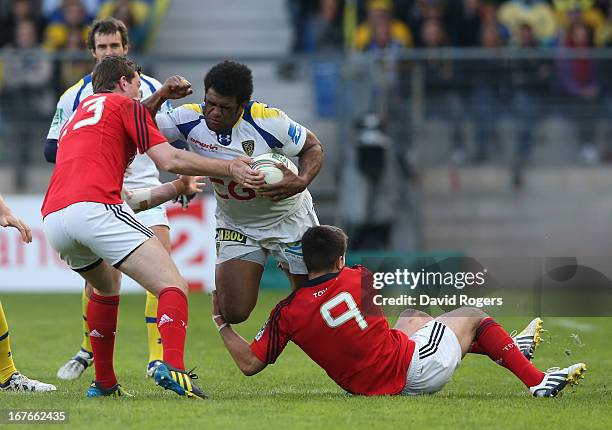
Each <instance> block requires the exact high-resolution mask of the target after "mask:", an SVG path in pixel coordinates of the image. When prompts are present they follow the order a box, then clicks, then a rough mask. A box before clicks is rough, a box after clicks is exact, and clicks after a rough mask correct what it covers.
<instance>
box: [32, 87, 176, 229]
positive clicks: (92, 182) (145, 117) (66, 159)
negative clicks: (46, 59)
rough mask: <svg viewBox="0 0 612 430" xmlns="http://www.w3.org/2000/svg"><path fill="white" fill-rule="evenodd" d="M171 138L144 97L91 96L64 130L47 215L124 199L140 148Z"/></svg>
mask: <svg viewBox="0 0 612 430" xmlns="http://www.w3.org/2000/svg"><path fill="white" fill-rule="evenodd" d="M167 141H168V139H166V138H165V137H164V135H163V134H161V132H160V131H159V130H158V129H157V126H156V125H155V122H154V121H153V118H152V117H151V114H150V113H149V112H148V111H147V109H146V108H145V107H144V106H142V105H141V104H140V102H139V101H136V100H132V99H130V98H128V97H125V96H123V95H121V94H116V93H98V94H93V95H91V96H89V97H87V98H86V99H84V100H83V101H82V102H81V103H80V104H79V107H78V108H77V110H76V111H75V112H74V114H73V116H72V118H71V119H70V120H69V121H68V122H67V123H66V125H64V127H63V129H62V131H61V134H60V138H59V142H58V150H57V158H56V164H55V170H54V171H53V176H51V181H50V183H49V188H48V189H47V195H46V196H45V201H44V202H43V206H42V214H43V217H45V216H47V215H48V214H50V213H52V212H55V211H58V210H60V209H63V208H65V207H67V206H70V205H71V204H73V203H78V202H97V203H106V204H119V203H121V202H122V199H121V188H122V187H123V175H124V173H125V169H126V168H127V166H128V165H129V164H130V163H131V162H132V160H133V159H134V156H135V155H136V151H139V152H140V153H142V154H144V153H145V152H146V151H147V150H148V149H149V148H151V147H153V146H155V145H158V144H160V143H163V142H167Z"/></svg>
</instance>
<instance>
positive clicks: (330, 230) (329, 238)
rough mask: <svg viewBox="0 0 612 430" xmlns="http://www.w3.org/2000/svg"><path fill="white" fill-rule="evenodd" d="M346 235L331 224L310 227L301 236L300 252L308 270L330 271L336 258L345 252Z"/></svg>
mask: <svg viewBox="0 0 612 430" xmlns="http://www.w3.org/2000/svg"><path fill="white" fill-rule="evenodd" d="M347 241H348V236H347V235H346V233H344V232H343V231H342V229H341V228H339V227H335V226H333V225H318V226H316V227H310V228H309V229H308V230H306V233H304V236H302V253H303V255H304V263H306V268H307V269H308V272H310V273H313V272H323V271H326V270H327V271H331V270H333V268H334V264H335V263H336V260H337V259H338V257H340V256H341V255H344V254H346V244H347Z"/></svg>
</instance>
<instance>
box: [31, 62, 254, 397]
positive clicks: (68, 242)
mask: <svg viewBox="0 0 612 430" xmlns="http://www.w3.org/2000/svg"><path fill="white" fill-rule="evenodd" d="M139 87H140V78H139V75H138V67H137V66H136V65H135V64H134V63H132V62H131V61H130V60H127V59H125V58H123V57H117V56H109V57H105V58H104V59H103V60H102V61H100V62H99V63H98V64H97V65H96V67H95V68H94V71H93V89H94V94H93V95H91V96H89V97H87V98H85V99H84V100H83V101H82V102H81V103H80V104H79V107H78V108H77V110H76V111H75V113H74V114H73V116H72V118H71V119H70V120H69V121H68V122H67V123H66V125H64V127H63V129H62V131H61V133H60V139H59V149H58V153H57V158H56V166H55V170H54V172H53V176H52V177H51V181H50V183H49V188H48V190H47V194H46V196H45V200H44V203H43V206H42V215H43V218H44V221H43V225H44V230H45V234H46V236H47V239H48V241H49V243H50V244H51V246H52V247H53V248H54V249H55V250H56V251H57V252H58V253H59V254H60V257H61V258H62V259H63V260H64V261H65V262H66V263H67V264H68V266H69V267H71V268H72V269H73V270H75V271H76V272H78V273H79V274H80V275H81V276H83V278H85V280H86V281H87V282H89V283H90V284H91V285H92V286H93V287H94V291H93V293H92V296H91V300H90V302H89V305H88V309H87V320H88V322H89V327H90V330H91V333H90V337H91V343H92V348H93V352H94V367H95V373H96V379H95V380H94V381H93V382H92V384H91V386H90V388H89V390H88V393H87V395H88V396H89V397H98V396H120V395H121V394H122V393H123V392H122V390H121V388H120V386H119V384H118V383H117V378H116V376H115V372H114V367H113V351H114V343H115V331H116V327H117V308H118V305H119V289H120V272H119V271H121V272H123V273H125V274H126V275H128V276H130V277H131V278H132V279H134V280H135V281H136V282H137V283H138V284H140V285H142V286H143V287H144V288H146V289H147V290H148V291H150V292H151V293H152V294H153V295H155V296H156V297H158V299H159V306H158V311H157V321H158V322H157V325H158V328H159V332H160V335H161V337H162V345H163V350H164V361H163V362H162V363H161V364H160V365H159V366H158V367H157V369H156V370H155V373H154V375H153V376H154V378H155V381H156V382H157V383H158V384H159V385H161V386H162V387H164V388H166V389H170V390H172V391H174V392H176V393H177V394H179V395H183V396H188V397H196V396H197V397H201V398H205V397H206V396H205V394H204V392H203V391H202V390H201V389H200V388H199V387H197V386H196V385H195V384H194V383H193V381H192V379H195V378H194V377H193V376H194V375H192V374H189V372H185V365H184V362H183V353H184V346H185V336H186V330H187V321H188V318H187V295H186V292H187V285H186V282H185V280H184V279H183V278H182V277H181V275H180V274H179V272H178V270H177V268H176V266H175V264H174V262H173V261H172V260H171V258H170V256H169V255H168V252H167V251H166V250H165V249H164V247H163V246H162V245H161V243H160V242H159V240H157V239H156V238H155V237H154V235H153V233H152V232H151V230H150V229H148V228H147V227H145V226H143V225H142V224H141V223H140V222H138V221H137V220H136V219H135V218H134V215H133V214H134V213H133V211H132V210H131V209H130V207H129V206H128V205H127V204H126V203H125V202H123V199H122V196H121V190H122V185H123V177H124V173H125V170H126V168H127V166H128V165H129V163H130V162H131V161H132V160H133V159H134V156H135V155H136V152H137V151H138V152H139V153H146V154H147V155H148V156H149V157H150V158H151V159H152V160H153V161H154V162H155V164H156V165H157V166H158V167H159V168H160V169H162V170H166V171H170V172H174V173H180V174H185V175H206V176H209V175H211V176H217V175H220V176H225V177H231V178H232V179H233V180H235V181H237V182H238V183H240V184H244V186H246V187H255V188H257V187H259V186H261V185H262V184H263V175H262V174H261V173H259V172H255V171H253V170H252V169H251V168H250V167H249V165H248V162H249V161H250V159H248V158H242V159H236V160H232V161H222V160H211V159H206V158H204V157H201V156H199V155H197V154H194V153H190V152H187V151H181V150H178V149H176V148H173V147H172V146H170V144H168V143H167V140H166V138H165V137H164V136H163V135H162V134H161V133H160V132H159V130H158V129H157V127H156V125H155V123H154V120H153V117H152V116H151V115H150V114H149V112H148V110H147V108H151V106H152V105H153V108H154V111H156V110H157V108H158V107H159V106H158V107H157V108H155V106H154V105H155V104H161V103H163V102H165V101H166V100H167V99H170V98H181V97H184V96H185V95H187V94H190V93H191V85H190V84H189V82H187V81H186V80H184V79H183V78H181V77H177V76H175V77H172V78H169V79H168V80H167V81H166V83H165V84H164V85H163V86H162V88H161V89H160V90H158V91H157V92H156V93H154V94H153V95H152V96H151V97H150V98H149V99H147V100H146V101H145V102H144V103H146V104H147V107H145V106H143V104H141V103H140V102H139V101H138V98H139ZM117 269H118V270H117Z"/></svg>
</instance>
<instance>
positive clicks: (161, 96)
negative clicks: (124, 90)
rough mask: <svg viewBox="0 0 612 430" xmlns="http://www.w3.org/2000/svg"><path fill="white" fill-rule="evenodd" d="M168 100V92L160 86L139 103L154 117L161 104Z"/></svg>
mask: <svg viewBox="0 0 612 430" xmlns="http://www.w3.org/2000/svg"><path fill="white" fill-rule="evenodd" d="M168 100H169V97H168V94H167V93H166V91H165V90H164V89H163V87H162V88H160V89H159V90H157V91H155V92H154V93H153V94H151V95H150V96H149V97H147V98H146V99H144V100H143V101H141V102H140V103H141V104H142V105H143V106H144V107H145V108H146V109H147V110H148V111H149V112H150V113H151V115H152V116H153V119H155V115H157V112H159V110H160V109H161V107H162V105H163V104H164V103H166V102H167V101H168Z"/></svg>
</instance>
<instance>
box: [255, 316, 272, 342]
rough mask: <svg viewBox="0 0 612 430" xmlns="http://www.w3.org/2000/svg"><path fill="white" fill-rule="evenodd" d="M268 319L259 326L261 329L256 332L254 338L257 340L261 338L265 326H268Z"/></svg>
mask: <svg viewBox="0 0 612 430" xmlns="http://www.w3.org/2000/svg"><path fill="white" fill-rule="evenodd" d="M268 321H270V320H266V322H265V323H264V325H263V326H262V327H261V330H259V333H257V336H255V340H256V341H258V340H259V339H261V337H262V336H263V335H264V333H265V332H266V327H267V326H268Z"/></svg>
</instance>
